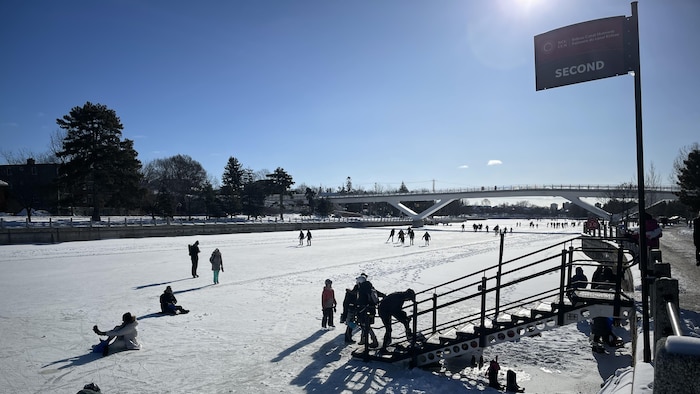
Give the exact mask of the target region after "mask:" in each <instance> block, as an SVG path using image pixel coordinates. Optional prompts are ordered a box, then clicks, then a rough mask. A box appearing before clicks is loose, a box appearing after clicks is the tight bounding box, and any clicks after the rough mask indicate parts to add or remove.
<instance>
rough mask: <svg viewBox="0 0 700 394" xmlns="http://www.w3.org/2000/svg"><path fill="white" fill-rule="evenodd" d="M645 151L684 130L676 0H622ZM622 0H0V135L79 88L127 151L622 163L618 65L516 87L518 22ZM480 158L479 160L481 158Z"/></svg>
mask: <svg viewBox="0 0 700 394" xmlns="http://www.w3.org/2000/svg"><path fill="white" fill-rule="evenodd" d="M639 14H640V21H639V25H640V40H641V56H642V95H643V98H642V100H643V115H644V158H645V162H646V164H645V168H647V169H648V168H649V166H650V165H651V164H652V163H653V165H654V167H655V170H656V173H657V174H658V175H659V176H660V177H661V180H662V183H664V184H670V181H669V175H670V174H671V173H672V170H673V169H672V166H673V161H674V159H675V158H676V156H677V154H678V151H679V149H680V148H682V147H685V146H688V145H690V144H692V143H694V142H698V141H700V132H698V126H697V125H698V124H700V111H699V110H698V109H697V101H698V100H697V93H698V92H700V79H699V78H698V73H697V70H696V69H697V67H698V64H700V45H697V44H696V43H695V39H696V38H697V37H700V31H699V30H700V28H698V26H700V25H698V23H697V20H698V17H700V2H698V1H696V0H670V1H661V0H652V1H640V3H639ZM617 15H627V16H629V15H631V6H630V2H629V1H612V0H585V1H583V0H576V1H573V0H572V1H554V0H551V1H544V0H540V1H536V0H530V1H527V0H520V1H519V0H508V1H506V0H488V1H487V0H481V1H476V0H474V1H467V0H462V1H459V0H434V1H416V0H401V1H398V0H387V1H376V0H371V1H367V0H358V1H330V0H323V1H320V0H319V1H305V0H301V1H291V0H285V1H282V0H267V1H202V2H192V1H143V0H120V1H114V0H102V1H88V0H84V1H61V2H56V1H20V0H8V1H3V2H2V3H0V51H1V52H0V53H1V54H2V59H3V60H2V62H1V63H0V69H1V70H2V72H1V73H0V135H1V136H2V138H1V142H0V150H3V151H11V152H12V151H18V150H30V151H34V152H42V151H45V150H47V147H48V145H49V139H50V136H51V134H52V133H54V132H55V131H56V130H58V127H57V125H56V118H59V117H62V116H63V115H65V114H67V113H68V112H69V111H70V109H71V108H72V107H75V106H82V105H83V104H84V103H85V102H86V101H91V102H93V103H101V104H104V105H106V106H108V107H109V108H111V109H113V110H115V111H116V113H117V115H118V116H119V117H120V118H121V121H122V123H123V125H124V132H123V136H124V137H125V138H129V139H133V140H134V141H135V148H136V150H137V151H138V152H139V159H140V160H141V161H142V162H143V163H144V164H145V163H148V162H149V161H151V160H153V159H157V158H164V157H169V156H173V155H177V154H184V155H189V156H191V157H192V158H193V159H195V160H197V161H199V162H200V163H201V164H202V165H203V166H204V168H205V169H206V170H207V172H208V173H209V175H210V176H211V177H213V178H216V179H220V178H221V174H222V172H223V168H224V166H225V165H226V162H227V160H228V158H229V157H230V156H234V157H236V158H237V159H238V160H239V161H240V162H241V163H242V164H243V166H245V167H248V168H251V169H253V170H256V171H258V170H263V169H267V170H269V171H273V170H274V169H275V168H277V167H282V168H284V169H285V170H286V171H287V172H288V173H289V174H290V175H292V177H293V178H294V180H295V182H296V184H297V185H298V184H301V183H304V184H307V185H310V186H314V187H317V186H323V187H324V188H326V187H332V188H337V187H339V186H341V185H343V184H344V183H345V179H346V178H347V177H351V178H352V181H353V184H354V185H355V186H356V187H363V188H365V189H373V188H374V185H375V184H377V185H380V186H381V187H383V188H394V187H398V186H399V185H400V183H401V182H405V184H406V185H407V186H408V188H409V189H418V188H432V187H433V182H434V185H435V187H436V188H438V189H446V188H460V187H465V188H466V187H480V186H491V185H499V186H500V185H521V184H566V185H569V184H619V183H623V182H630V181H634V180H636V163H637V161H636V160H637V159H636V158H637V156H636V140H635V113H634V83H633V78H632V77H631V76H620V77H615V78H607V79H603V80H598V81H593V82H587V83H582V84H577V85H571V86H565V87H560V88H555V89H550V90H545V91H539V92H536V91H535V78H534V75H535V72H534V48H533V38H534V36H535V35H537V34H541V33H544V32H547V31H550V30H553V29H557V28H559V27H563V26H567V25H570V24H574V23H579V22H584V21H587V20H592V19H598V18H606V17H611V16H617ZM489 163H491V164H490V165H489Z"/></svg>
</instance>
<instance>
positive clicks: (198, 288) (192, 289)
mask: <svg viewBox="0 0 700 394" xmlns="http://www.w3.org/2000/svg"><path fill="white" fill-rule="evenodd" d="M211 286H214V284H213V283H209V284H208V285H204V286H199V287H193V288H191V289H186V290H178V291H173V294H180V293H187V292H190V291H195V290H202V289H206V288H207V287H211Z"/></svg>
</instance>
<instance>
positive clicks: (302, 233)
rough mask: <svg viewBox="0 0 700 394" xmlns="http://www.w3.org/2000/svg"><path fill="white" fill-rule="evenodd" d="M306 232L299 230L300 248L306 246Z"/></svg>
mask: <svg viewBox="0 0 700 394" xmlns="http://www.w3.org/2000/svg"><path fill="white" fill-rule="evenodd" d="M305 237H306V236H305V235H304V230H299V246H304V238H305Z"/></svg>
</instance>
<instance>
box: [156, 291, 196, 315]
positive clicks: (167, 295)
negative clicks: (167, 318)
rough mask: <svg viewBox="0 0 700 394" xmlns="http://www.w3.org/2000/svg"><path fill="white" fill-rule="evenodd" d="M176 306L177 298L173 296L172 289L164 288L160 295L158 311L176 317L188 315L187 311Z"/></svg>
mask: <svg viewBox="0 0 700 394" xmlns="http://www.w3.org/2000/svg"><path fill="white" fill-rule="evenodd" d="M176 304H177V298H175V295H173V289H171V288H170V286H168V287H166V288H165V291H164V292H163V294H161V295H160V311H161V313H165V314H168V315H177V314H178V313H180V314H185V313H190V311H188V310H187V309H185V308H183V307H181V306H180V305H176Z"/></svg>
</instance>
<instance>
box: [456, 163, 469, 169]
mask: <svg viewBox="0 0 700 394" xmlns="http://www.w3.org/2000/svg"><path fill="white" fill-rule="evenodd" d="M457 168H469V166H468V165H466V164H462V165H461V166H459V167H457Z"/></svg>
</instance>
